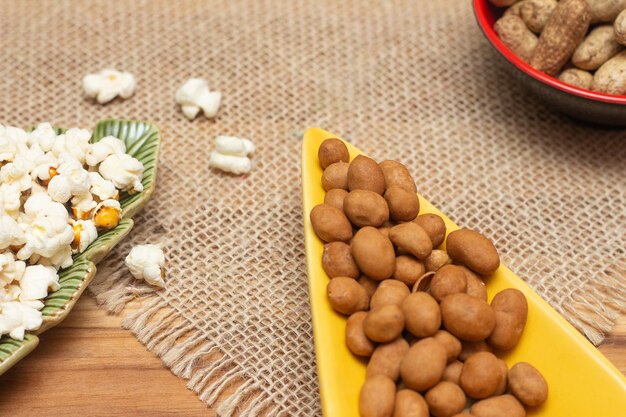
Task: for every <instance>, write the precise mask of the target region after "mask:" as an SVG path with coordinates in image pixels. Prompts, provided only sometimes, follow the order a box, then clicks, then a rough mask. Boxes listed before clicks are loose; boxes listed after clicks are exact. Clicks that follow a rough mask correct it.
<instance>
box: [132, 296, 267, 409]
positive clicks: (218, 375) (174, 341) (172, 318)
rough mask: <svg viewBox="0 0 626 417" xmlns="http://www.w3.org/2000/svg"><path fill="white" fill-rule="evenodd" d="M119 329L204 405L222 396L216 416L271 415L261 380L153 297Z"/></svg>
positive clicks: (157, 298)
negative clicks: (130, 336)
mask: <svg viewBox="0 0 626 417" xmlns="http://www.w3.org/2000/svg"><path fill="white" fill-rule="evenodd" d="M122 327H124V328H125V329H128V330H130V331H131V332H133V334H135V336H137V339H138V340H139V341H140V342H142V343H143V344H144V345H146V347H147V348H148V349H149V350H151V351H152V352H154V353H155V354H156V355H158V356H159V357H160V358H161V359H162V360H163V364H164V365H165V366H167V367H169V368H170V369H171V370H172V372H173V373H174V374H175V375H177V376H178V377H180V378H183V379H185V380H186V381H187V387H188V388H189V389H190V390H192V391H194V392H195V393H197V394H198V397H199V398H200V400H202V401H204V402H205V403H206V404H207V405H208V406H212V405H214V404H215V402H216V401H217V399H218V398H222V400H221V402H220V405H219V407H217V414H218V415H219V416H223V417H230V416H232V415H233V414H234V413H235V411H237V413H238V415H240V416H256V415H260V414H261V413H263V415H272V411H273V410H275V408H276V404H274V403H273V398H272V395H270V394H267V393H265V392H264V391H263V390H262V389H261V388H262V386H261V384H260V383H258V382H253V380H252V379H251V378H249V377H247V374H246V372H245V370H244V369H242V368H241V367H240V366H239V364H238V363H237V362H236V361H235V360H233V359H232V358H230V357H229V356H228V354H226V353H225V352H223V351H222V350H221V349H220V348H219V344H218V343H216V342H214V341H209V340H208V339H207V338H206V337H203V336H200V335H198V334H196V332H194V330H195V326H194V324H193V323H190V322H189V321H187V320H185V319H184V318H183V317H182V315H180V314H179V313H178V312H176V311H175V310H174V309H173V308H172V307H171V306H170V305H169V303H168V302H167V300H165V299H162V298H161V297H159V296H158V295H154V296H153V297H152V298H151V299H150V300H148V301H147V304H146V305H145V307H144V308H143V309H142V310H141V311H138V312H136V313H134V314H130V315H128V316H127V317H125V318H124V319H123V320H122ZM190 334H191V335H192V336H189V335H190ZM186 336H187V337H186ZM206 358H209V359H208V360H207V359H206ZM233 386H236V388H232V387H233Z"/></svg>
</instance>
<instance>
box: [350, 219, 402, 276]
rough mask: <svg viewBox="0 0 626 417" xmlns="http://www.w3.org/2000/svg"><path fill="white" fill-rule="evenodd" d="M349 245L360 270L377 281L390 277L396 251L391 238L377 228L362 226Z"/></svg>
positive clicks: (393, 268) (394, 266)
mask: <svg viewBox="0 0 626 417" xmlns="http://www.w3.org/2000/svg"><path fill="white" fill-rule="evenodd" d="M346 220H347V219H346ZM350 247H351V249H352V257H353V258H354V261H355V262H356V264H357V266H358V267H359V269H360V270H361V272H363V273H364V274H365V275H367V276H368V277H370V278H372V279H375V280H377V281H382V280H384V279H387V278H391V276H392V275H393V272H394V271H395V269H396V252H395V250H394V249H393V244H392V243H391V240H389V238H388V237H386V236H385V235H383V234H382V233H381V232H380V231H379V230H378V229H376V228H373V227H369V226H366V227H363V228H362V229H360V230H359V231H358V232H356V234H355V235H354V238H352V241H351V243H350Z"/></svg>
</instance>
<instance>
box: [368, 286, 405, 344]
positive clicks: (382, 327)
mask: <svg viewBox="0 0 626 417" xmlns="http://www.w3.org/2000/svg"><path fill="white" fill-rule="evenodd" d="M374 295H375V294H374ZM403 329H404V315H403V314H402V310H401V309H400V307H398V306H397V305H394V304H390V305H386V306H382V307H379V308H377V309H375V310H370V311H369V312H368V313H367V317H365V320H364V321H363V330H364V331H365V334H366V335H367V338H368V339H370V340H373V341H374V342H379V343H388V342H391V341H392V340H395V339H397V338H398V336H400V335H401V334H402V330H403Z"/></svg>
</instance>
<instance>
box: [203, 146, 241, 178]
mask: <svg viewBox="0 0 626 417" xmlns="http://www.w3.org/2000/svg"><path fill="white" fill-rule="evenodd" d="M209 166H210V167H212V168H217V169H220V170H222V171H226V172H230V173H233V174H246V173H248V172H250V169H252V162H251V161H250V159H249V158H246V157H245V156H233V155H222V154H221V153H219V152H215V151H214V152H211V158H210V159H209Z"/></svg>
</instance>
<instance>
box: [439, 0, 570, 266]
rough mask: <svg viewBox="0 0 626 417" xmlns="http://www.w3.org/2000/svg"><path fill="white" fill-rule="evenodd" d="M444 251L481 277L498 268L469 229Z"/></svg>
mask: <svg viewBox="0 0 626 417" xmlns="http://www.w3.org/2000/svg"><path fill="white" fill-rule="evenodd" d="M565 1H567V0H565ZM446 249H447V251H448V255H450V258H452V260H453V261H454V262H456V263H461V264H463V265H465V266H467V267H468V268H469V269H471V270H472V271H474V272H477V273H479V274H482V275H489V274H491V273H493V272H495V271H496V269H498V267H499V266H500V256H499V255H498V251H497V250H496V247H495V246H494V245H493V243H492V242H491V240H489V239H487V238H486V237H485V236H483V235H482V234H480V233H478V232H476V231H474V230H471V229H459V230H455V231H454V232H452V233H450V234H449V235H448V238H447V239H446Z"/></svg>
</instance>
